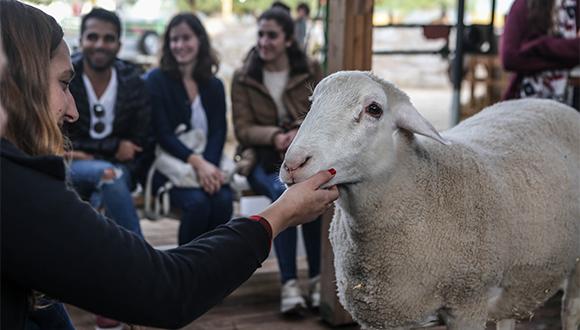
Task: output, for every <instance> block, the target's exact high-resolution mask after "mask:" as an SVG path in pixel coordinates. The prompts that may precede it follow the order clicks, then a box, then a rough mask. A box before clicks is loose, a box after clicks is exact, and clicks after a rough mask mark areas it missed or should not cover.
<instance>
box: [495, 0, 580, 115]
mask: <svg viewBox="0 0 580 330" xmlns="http://www.w3.org/2000/svg"><path fill="white" fill-rule="evenodd" d="M579 29H580V1H579V0H516V1H514V3H513V5H512V7H511V9H510V11H509V14H508V16H507V20H506V24H505V27H504V33H503V36H502V39H501V49H500V51H501V59H502V63H503V66H504V68H505V69H506V70H507V71H513V72H514V75H513V76H512V78H511V81H510V84H509V87H508V89H507V90H506V93H505V95H504V98H505V99H514V98H525V97H536V98H548V99H554V100H557V101H560V102H563V103H566V104H568V105H571V106H573V107H575V108H576V109H577V110H578V111H580V98H579V97H580V95H579V93H578V86H576V88H574V86H573V85H572V84H570V83H569V74H570V69H571V68H573V67H574V66H578V65H580V30H579Z"/></svg>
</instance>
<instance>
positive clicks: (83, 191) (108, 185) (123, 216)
mask: <svg viewBox="0 0 580 330" xmlns="http://www.w3.org/2000/svg"><path fill="white" fill-rule="evenodd" d="M110 168H117V169H120V170H121V171H122V175H121V177H117V178H115V179H113V180H103V178H102V177H103V173H104V172H105V170H106V169H110ZM70 178H71V181H72V183H73V185H74V187H75V189H76V191H77V192H78V193H79V195H80V196H81V197H83V198H88V199H89V201H90V203H91V205H92V206H93V207H95V208H98V207H101V206H103V207H104V208H105V215H106V216H107V217H108V218H110V219H112V220H113V221H115V222H116V223H117V224H119V225H120V226H121V227H123V228H125V229H127V230H129V231H132V232H134V233H136V234H137V235H139V236H141V237H143V234H142V233H141V226H140V225H139V216H138V215H137V211H136V210H135V206H134V205H133V197H132V196H131V191H130V190H129V187H130V185H131V174H130V173H129V170H128V169H127V168H125V167H124V166H123V165H120V164H113V163H110V162H107V161H103V160H75V161H73V162H72V164H71V165H70Z"/></svg>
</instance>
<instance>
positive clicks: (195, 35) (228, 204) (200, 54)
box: [146, 13, 233, 244]
mask: <svg viewBox="0 0 580 330" xmlns="http://www.w3.org/2000/svg"><path fill="white" fill-rule="evenodd" d="M217 69H218V60H217V57H216V55H215V54H214V51H213V49H212V48H211V43H210V40H209V37H208V35H207V32H206V31H205V28H204V27H203V25H202V23H201V21H200V20H199V18H197V16H195V15H193V14H191V13H182V14H178V15H176V16H175V17H173V18H172V19H171V21H170V22H169V24H168V26H167V28H166V31H165V35H164V38H163V49H162V53H161V61H160V67H159V68H157V69H154V70H152V71H151V72H149V73H148V74H147V78H146V84H147V88H148V91H149V93H150V95H151V101H152V104H153V119H154V120H153V131H154V132H155V136H156V139H157V142H158V143H159V146H160V147H161V148H163V150H164V151H165V152H167V153H169V154H170V155H171V156H173V157H174V158H177V159H178V160H181V162H183V163H185V164H189V165H190V167H191V170H193V172H194V174H195V178H196V179H197V180H196V183H197V186H195V187H194V186H191V187H182V186H174V187H173V188H171V190H170V192H169V195H170V197H171V204H173V205H174V206H175V207H177V208H179V209H181V211H182V213H181V224H180V226H179V233H178V242H179V244H185V243H187V242H189V241H191V240H192V239H194V238H195V237H198V236H199V235H202V234H203V233H205V232H207V231H209V230H211V229H213V228H215V227H217V226H218V225H220V224H223V223H226V222H227V221H229V220H230V217H231V216H232V213H233V192H232V190H231V188H230V187H229V185H228V184H226V178H225V176H224V174H223V173H222V171H221V170H220V162H221V159H222V153H223V148H224V144H225V140H226V133H227V123H226V99H225V98H226V97H225V91H224V86H223V84H222V82H221V81H220V80H219V79H218V78H216V77H215V73H216V72H217ZM180 127H182V128H183V127H184V128H185V130H184V131H182V132H179V130H180V129H179V128H180ZM187 132H193V133H198V134H199V135H200V136H202V138H201V139H202V140H204V141H206V143H205V146H204V147H203V148H201V149H200V150H197V149H198V148H193V146H192V145H188V144H187V143H185V142H184V141H183V140H181V139H180V134H183V133H187ZM159 170H161V169H159ZM161 172H162V171H158V172H157V173H155V176H154V178H153V186H154V187H159V186H161V185H162V184H163V183H165V182H166V181H168V177H167V175H164V174H162V173H161ZM169 179H170V178H169ZM173 180H175V181H183V180H180V179H179V178H174V179H173ZM174 183H176V184H177V183H178V182H174ZM154 190H157V189H155V188H154Z"/></svg>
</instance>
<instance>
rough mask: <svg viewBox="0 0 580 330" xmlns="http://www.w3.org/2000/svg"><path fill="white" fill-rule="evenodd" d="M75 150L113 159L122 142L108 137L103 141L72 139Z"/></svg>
mask: <svg viewBox="0 0 580 330" xmlns="http://www.w3.org/2000/svg"><path fill="white" fill-rule="evenodd" d="M71 140H72V145H73V149H74V150H81V151H84V152H88V153H90V154H96V153H98V154H102V155H107V156H109V157H112V156H114V155H115V153H116V152H117V149H119V143H120V142H121V140H120V139H119V138H117V137H112V136H108V137H106V138H103V139H98V140H95V139H92V138H90V137H89V138H79V137H77V138H71Z"/></svg>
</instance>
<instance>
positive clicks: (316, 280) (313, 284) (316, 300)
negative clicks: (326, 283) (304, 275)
mask: <svg viewBox="0 0 580 330" xmlns="http://www.w3.org/2000/svg"><path fill="white" fill-rule="evenodd" d="M308 298H309V301H310V308H312V309H317V308H318V307H320V275H316V276H314V277H313V278H311V279H310V280H309V281H308Z"/></svg>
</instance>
